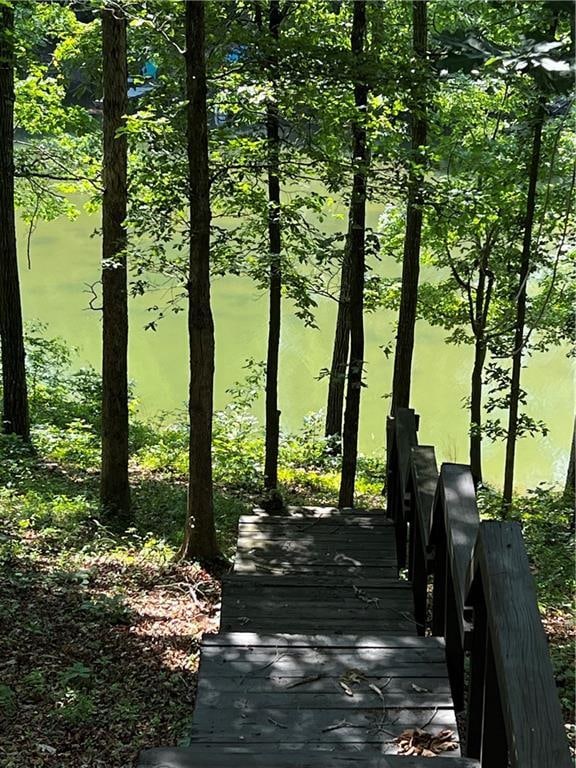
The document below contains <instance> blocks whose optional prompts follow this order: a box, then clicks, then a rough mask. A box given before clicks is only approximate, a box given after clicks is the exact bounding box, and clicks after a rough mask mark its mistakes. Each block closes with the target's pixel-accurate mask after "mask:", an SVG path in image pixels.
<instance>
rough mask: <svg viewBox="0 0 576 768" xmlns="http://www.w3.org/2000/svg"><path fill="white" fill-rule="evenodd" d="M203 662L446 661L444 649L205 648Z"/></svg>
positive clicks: (328, 663)
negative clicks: (283, 659) (214, 660)
mask: <svg viewBox="0 0 576 768" xmlns="http://www.w3.org/2000/svg"><path fill="white" fill-rule="evenodd" d="M202 658H203V659H219V660H220V661H221V662H222V663H223V664H225V663H229V662H236V661H240V660H242V661H249V662H250V663H252V664H255V665H256V666H258V665H260V664H267V663H268V662H271V663H272V664H273V663H274V662H276V661H277V660H278V659H280V658H287V659H290V661H293V662H295V663H300V664H310V665H313V666H320V665H322V666H329V667H330V666H332V665H335V664H343V665H345V666H348V667H351V668H356V669H358V667H357V666H356V665H359V664H364V663H372V662H376V661H378V662H382V663H384V662H387V663H391V664H393V663H395V662H401V663H403V664H405V663H409V662H416V663H428V662H444V660H445V656H444V650H443V649H442V648H361V649H358V650H356V651H352V650H349V649H347V648H317V649H313V648H293V647H292V648H282V647H278V648H221V647H214V646H205V647H204V648H203V649H202Z"/></svg>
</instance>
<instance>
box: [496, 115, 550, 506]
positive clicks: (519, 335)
mask: <svg viewBox="0 0 576 768" xmlns="http://www.w3.org/2000/svg"><path fill="white" fill-rule="evenodd" d="M544 118H545V112H544V106H543V104H539V106H538V112H537V115H536V121H535V123H534V136H533V140H532V153H531V160H530V170H529V177H528V193H527V195H526V216H525V220H524V237H523V242H522V254H521V257H520V280H519V287H518V296H517V306H516V322H515V330H514V350H513V352H512V378H511V382H510V405H509V409H508V430H507V434H506V460H505V467H504V491H503V494H502V504H503V508H504V512H506V510H507V509H508V508H509V507H510V505H511V504H512V494H513V490H514V464H515V458H516V439H517V435H518V410H519V405H520V374H521V370H522V352H523V347H524V326H525V322H526V297H527V293H528V290H527V289H528V278H529V275H530V256H531V251H532V232H533V228H534V211H535V208H536V185H537V182H538V170H539V167H540V154H541V149H542V128H543V126H544Z"/></svg>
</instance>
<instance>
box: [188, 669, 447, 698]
mask: <svg viewBox="0 0 576 768" xmlns="http://www.w3.org/2000/svg"><path fill="white" fill-rule="evenodd" d="M366 679H367V680H369V681H370V683H374V684H375V685H377V686H378V687H379V688H380V687H384V688H385V691H386V695H387V696H388V695H389V694H390V695H396V694H399V693H408V694H410V695H412V694H414V695H417V694H418V695H423V696H428V695H441V696H442V695H444V694H449V693H450V682H449V681H448V679H447V678H446V677H389V676H387V675H386V676H382V677H370V676H368V675H367V676H366ZM340 682H341V678H339V677H329V676H324V675H319V674H313V675H310V676H309V677H300V678H294V677H283V676H282V675H276V674H271V675H270V676H269V677H267V678H261V677H257V678H254V677H246V675H236V676H235V677H215V678H211V677H207V676H202V677H200V680H199V681H198V692H199V695H200V696H202V695H203V694H204V692H212V691H220V692H227V693H229V694H242V695H245V694H247V693H284V692H290V691H294V690H299V691H305V692H306V693H312V694H313V693H329V694H330V695H332V694H333V693H334V692H338V693H341V692H342V690H343V689H342V686H341V685H340ZM364 682H365V681H364Z"/></svg>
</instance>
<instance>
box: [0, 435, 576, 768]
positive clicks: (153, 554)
mask: <svg viewBox="0 0 576 768" xmlns="http://www.w3.org/2000/svg"><path fill="white" fill-rule="evenodd" d="M0 443H1V440H0ZM282 478H283V483H284V487H283V490H284V493H285V496H286V498H287V499H289V501H290V503H302V502H303V501H307V502H308V503H318V504H330V503H333V501H334V492H335V476H334V475H333V473H322V472H321V471H319V470H317V469H311V468H310V467H304V468H303V469H302V470H301V471H295V470H290V471H287V470H283V472H282ZM362 482H363V483H364V484H365V487H366V489H367V490H368V491H370V493H375V492H377V490H378V489H379V488H380V487H381V483H380V485H378V484H375V483H374V482H373V479H371V478H368V477H366V478H364V479H363V480H362ZM370 483H371V484H370ZM132 488H133V504H134V510H135V516H136V517H135V527H134V528H133V529H131V530H130V531H128V532H127V534H125V535H122V536H115V535H113V534H112V533H111V532H110V531H109V530H108V529H106V528H105V527H103V526H102V525H101V524H100V523H99V522H98V521H97V520H98V501H97V497H98V488H97V474H96V473H95V472H94V470H92V469H90V470H84V469H79V468H78V467H76V468H73V467H71V466H70V464H68V465H67V464H66V462H60V463H59V461H56V460H54V457H53V456H51V457H50V459H49V460H46V458H45V457H42V456H41V455H39V454H34V455H29V454H24V453H22V452H21V451H20V449H19V448H18V447H16V448H15V444H14V443H6V444H5V445H1V444H0V627H1V631H0V765H1V766H2V768H130V766H132V765H133V762H134V759H135V757H136V754H137V753H138V751H139V750H140V749H141V748H144V747H149V746H158V745H162V744H164V745H170V744H178V743H182V742H183V740H184V741H185V739H186V729H187V727H188V725H189V723H190V720H191V713H192V708H193V705H194V696H195V687H196V672H197V663H198V648H199V643H200V640H201V638H202V635H203V634H204V633H205V632H210V631H216V630H217V627H218V620H219V600H220V583H219V579H218V578H217V577H215V576H213V575H211V574H209V573H208V572H207V571H206V570H204V569H203V568H201V567H200V566H199V565H197V564H189V565H182V564H176V563H175V562H174V555H175V552H176V549H177V546H178V542H179V540H180V536H181V531H182V526H183V520H184V514H185V506H186V484H185V482H184V478H183V477H182V476H181V475H180V476H178V474H177V473H172V474H171V473H168V474H166V473H161V472H159V471H151V470H149V469H145V470H144V469H142V468H137V467H134V471H133V474H132ZM255 498H256V497H255V495H254V491H253V489H252V491H251V490H250V489H246V488H243V489H242V488H240V487H237V488H235V489H232V488H230V487H228V488H226V487H220V488H219V491H218V493H217V495H216V520H217V528H218V532H219V536H220V540H221V542H222V545H223V549H224V552H225V554H226V555H227V556H228V557H231V556H232V554H233V550H234V545H235V531H236V522H237V520H238V517H239V516H240V514H242V513H243V512H244V511H246V510H248V509H249V508H250V506H251V504H252V503H253V502H254V500H255ZM363 501H364V503H365V504H370V505H374V504H376V505H377V504H378V503H380V504H381V503H382V499H381V497H380V499H379V500H378V499H376V498H375V497H374V496H370V495H369V494H368V493H366V494H365V496H364V498H363ZM553 502H554V500H553V499H552V501H549V504H550V505H552V503H553ZM540 503H544V502H543V501H542V500H540ZM554 503H556V502H554ZM560 513H561V514H562V515H564V514H565V513H564V512H563V511H562V510H560V512H559V513H558V514H560ZM525 514H526V515H528V517H527V520H528V524H529V521H530V517H529V512H526V513H525ZM546 515H547V516H546V519H548V518H549V517H550V514H549V512H546ZM562 519H563V518H562ZM533 526H534V527H533V529H530V528H529V527H528V528H526V529H525V532H527V534H530V530H533V531H536V532H537V534H538V535H536V534H534V533H532V534H531V535H532V538H530V535H529V536H528V545H529V547H532V554H533V562H534V567H535V576H536V580H537V582H538V583H539V586H540V588H541V597H542V598H543V602H541V608H542V611H543V617H544V624H545V627H546V631H547V633H548V637H549V640H550V648H551V654H552V659H553V662H554V665H555V674H556V679H557V682H558V686H559V694H560V698H561V701H562V706H563V709H564V715H565V722H567V723H573V721H574V699H573V690H574V669H573V647H574V621H573V617H572V614H571V608H570V605H569V600H570V598H569V594H568V592H569V588H568V590H567V588H566V584H567V583H568V581H567V579H568V578H569V576H567V575H566V574H567V573H568V572H569V570H570V567H571V557H572V556H571V551H572V550H571V547H570V545H569V544H567V543H566V542H564V540H562V541H563V543H562V548H561V546H560V544H558V542H556V543H555V544H549V538H548V537H549V536H550V530H544V529H543V528H542V525H541V523H540V522H538V521H537V525H536V523H534V524H533ZM541 530H542V531H543V532H542V534H540V531H541ZM552 530H553V531H556V530H557V523H556V522H554V527H553V529H552ZM539 537H540V538H539ZM562 564H564V565H562ZM561 565H562V567H560V566H561ZM567 731H568V735H569V738H571V740H572V742H573V743H574V736H575V729H574V726H573V725H568V726H567Z"/></svg>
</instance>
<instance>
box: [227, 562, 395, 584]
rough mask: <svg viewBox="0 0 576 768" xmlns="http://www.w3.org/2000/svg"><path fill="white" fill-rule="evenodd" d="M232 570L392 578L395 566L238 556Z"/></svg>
mask: <svg viewBox="0 0 576 768" xmlns="http://www.w3.org/2000/svg"><path fill="white" fill-rule="evenodd" d="M234 570H235V571H236V572H238V573H268V574H271V575H275V574H277V575H280V576H282V575H284V574H289V573H290V574H294V573H299V574H302V575H306V576H338V577H340V574H342V576H345V575H346V574H348V575H350V576H355V575H357V574H360V573H361V572H366V573H367V574H368V575H369V576H370V577H371V578H374V577H375V576H377V575H379V574H381V575H382V577H383V578H388V579H389V578H392V576H393V575H394V574H395V573H396V571H397V568H396V564H395V563H394V564H393V563H390V562H388V563H384V564H382V565H378V564H368V563H359V564H358V565H340V564H338V563H334V562H316V563H313V564H310V563H308V564H306V563H290V562H288V561H285V560H284V561H280V560H278V561H276V562H268V561H267V560H266V559H265V558H257V559H256V558H255V559H252V560H250V559H248V558H246V559H243V558H240V559H239V560H236V561H235V563H234Z"/></svg>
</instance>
